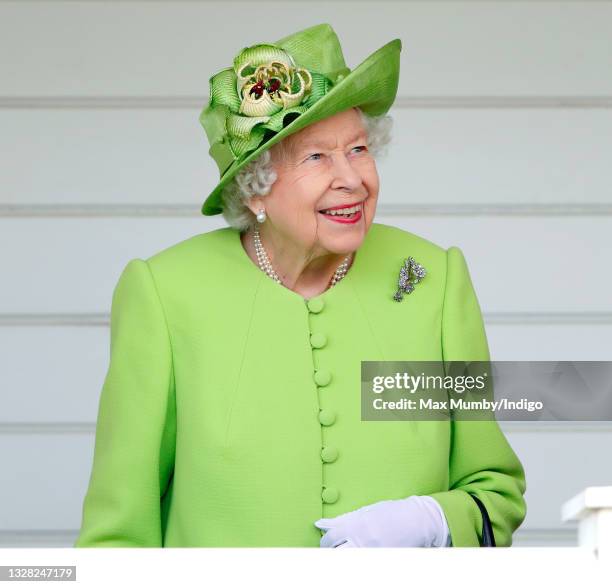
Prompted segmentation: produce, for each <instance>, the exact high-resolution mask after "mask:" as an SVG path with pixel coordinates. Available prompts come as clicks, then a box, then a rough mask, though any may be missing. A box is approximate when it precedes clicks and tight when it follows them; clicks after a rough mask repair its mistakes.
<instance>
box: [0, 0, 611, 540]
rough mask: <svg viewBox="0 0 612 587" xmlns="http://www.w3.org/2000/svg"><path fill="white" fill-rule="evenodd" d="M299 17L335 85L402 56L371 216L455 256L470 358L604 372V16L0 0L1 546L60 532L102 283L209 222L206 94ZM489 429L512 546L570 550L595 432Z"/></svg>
mask: <svg viewBox="0 0 612 587" xmlns="http://www.w3.org/2000/svg"><path fill="white" fill-rule="evenodd" d="M319 22H329V23H330V24H332V26H333V27H334V28H335V30H336V31H337V32H338V35H339V37H340V40H341V42H342V44H343V48H344V52H345V57H346V61H347V64H348V65H349V67H351V68H354V67H355V66H356V65H357V64H358V63H360V62H361V61H362V60H363V59H364V58H365V57H366V56H367V55H368V54H369V53H371V52H372V51H374V50H375V49H377V48H378V47H380V46H381V45H383V44H384V43H386V42H387V41H389V40H391V39H392V38H395V37H399V38H401V39H402V42H403V51H402V57H401V59H402V73H401V82H400V89H399V95H398V98H397V101H396V103H395V105H394V107H393V109H392V110H391V114H392V115H393V116H394V118H395V124H396V126H395V149H394V150H393V151H392V152H391V153H390V155H389V157H388V158H387V159H386V160H385V161H383V162H381V163H380V165H379V170H380V174H381V179H382V186H381V194H380V199H379V208H378V214H377V217H376V221H377V222H383V223H387V224H395V225H397V226H400V227H402V228H405V229H407V230H410V231H412V232H416V233H417V234H420V235H422V236H424V237H425V238H428V239H430V240H432V241H434V242H436V243H438V244H440V245H442V246H444V247H448V246H451V245H457V246H460V247H461V248H462V250H463V251H464V253H465V255H466V258H467V260H468V264H469V266H470V270H471V272H472V278H473V281H474V284H475V287H476V290H477V293H478V296H479V299H480V303H481V306H482V308H483V311H484V314H485V320H486V325H487V332H488V336H489V340H490V344H491V353H492V357H493V358H494V359H497V360H523V359H524V360H528V359H530V360H555V359H559V360H572V359H574V360H611V359H612V345H611V343H610V340H611V339H612V295H611V293H610V288H611V286H612V278H611V277H610V270H609V267H610V257H611V254H612V176H611V171H612V164H611V163H612V114H611V108H612V44H611V39H612V3H610V2H603V1H574V2H571V1H570V2H561V1H551V0H548V1H501V0H500V1H493V0H492V1H471V2H470V1H459V0H455V1H447V2H444V1H431V0H430V1H426V2H412V1H396V2H380V1H371V2H356V1H355V0H351V1H344V0H331V1H325V2H316V1H312V0H293V1H290V0H286V1H284V2H274V1H272V2H261V1H260V2H228V1H223V2H207V1H185V2H176V1H170V0H166V1H157V2H146V1H132V2H123V1H121V2H120V1H106V2H96V1H87V0H83V1H63V2H60V1H54V0H49V1H39V2H31V1H20V2H5V1H0V125H1V128H2V132H1V133H0V151H1V152H2V157H0V170H1V187H0V269H1V272H0V368H1V378H0V462H1V463H2V467H1V468H0V545H3V546H53V545H57V546H70V545H71V544H72V543H73V541H74V539H75V538H76V535H77V531H78V528H79V525H80V521H81V518H80V516H81V507H82V499H83V497H84V494H85V490H86V488H87V483H88V481H89V474H90V468H91V459H92V456H93V442H94V432H95V420H96V415H97V403H98V398H99V394H100V391H101V387H102V383H103V379H104V375H105V371H106V368H107V365H108V355H109V353H108V346H109V330H108V318H109V316H108V313H109V310H110V302H111V295H112V290H113V288H114V285H115V283H116V281H117V279H118V277H119V273H120V271H121V269H122V267H123V266H124V265H125V263H126V262H127V261H128V260H129V259H131V258H133V257H145V256H148V255H151V254H153V253H155V252H157V251H158V250H160V249H162V248H165V247H166V246H169V245H171V244H173V243H175V242H178V241H180V240H183V239H185V238H188V237H190V236H192V235H194V234H197V233H200V232H206V231H209V230H211V229H214V228H218V227H220V226H223V225H224V221H223V219H222V217H220V216H217V217H212V218H210V217H205V216H202V215H201V214H200V212H199V209H200V205H201V203H202V202H203V200H204V198H205V196H206V195H207V194H208V193H209V192H210V190H211V189H212V187H214V185H215V184H216V181H217V170H216V166H215V164H214V162H213V161H212V159H210V158H209V156H208V152H207V151H208V144H207V141H206V138H205V134H204V131H203V129H202V128H201V127H200V125H199V122H198V116H199V114H200V111H201V109H202V108H203V106H204V105H205V104H206V101H207V99H208V95H207V93H208V78H209V77H210V76H211V75H212V74H213V73H215V72H216V71H218V70H219V69H221V68H223V67H226V66H227V65H228V64H229V63H230V59H231V58H232V57H233V56H234V54H235V53H236V52H237V51H238V50H239V49H241V48H242V47H243V46H246V45H249V44H253V43H256V42H262V41H273V40H275V39H276V38H280V37H282V36H285V35H287V34H290V33H291V32H295V31H297V30H300V29H302V28H306V27H307V26H311V25H312V24H316V23H319ZM230 32H231V37H227V36H226V35H227V34H228V33H230ZM503 427H504V429H505V430H506V432H507V434H508V438H509V440H510V442H511V443H512V445H513V446H514V448H515V450H516V451H517V452H518V454H519V456H520V458H521V459H522V461H523V463H524V465H525V468H526V471H527V481H528V490H527V496H526V497H527V500H528V509H529V512H528V516H527V519H526V521H525V523H524V525H523V526H522V528H521V529H520V530H519V531H518V532H517V534H516V540H515V544H516V545H571V544H574V543H575V527H573V526H567V525H562V524H561V523H560V521H559V520H560V512H559V508H560V506H561V503H562V502H563V501H565V500H566V499H567V498H569V497H571V496H572V495H574V494H575V493H576V492H578V491H579V490H580V489H582V488H583V487H584V486H586V485H599V484H612V462H611V461H610V457H609V454H610V449H611V448H612V423H602V424H594V423H587V422H583V423H548V424H540V425H537V426H534V425H526V424H523V423H504V424H503Z"/></svg>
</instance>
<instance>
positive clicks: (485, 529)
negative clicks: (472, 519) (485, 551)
mask: <svg viewBox="0 0 612 587" xmlns="http://www.w3.org/2000/svg"><path fill="white" fill-rule="evenodd" d="M468 495H470V496H471V497H472V499H473V500H474V501H475V502H476V505H477V506H478V509H479V510H480V513H481V514H482V541H481V543H480V546H495V535H494V534H493V526H491V519H490V518H489V512H487V508H486V507H485V506H484V504H483V503H482V501H480V500H479V499H478V498H477V497H476V496H475V495H472V494H471V493H470V494H468Z"/></svg>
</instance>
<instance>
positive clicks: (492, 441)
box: [431, 247, 526, 546]
mask: <svg viewBox="0 0 612 587" xmlns="http://www.w3.org/2000/svg"><path fill="white" fill-rule="evenodd" d="M442 352H443V359H444V361H489V360H490V357H489V348H488V343H487V338H486V334H485V328H484V323H483V319H482V314H481V310H480V306H479V303H478V300H477V298H476V294H475V292H474V288H473V284H472V281H471V278H470V274H469V270H468V267H467V264H466V261H465V258H464V256H463V253H462V251H461V249H459V248H458V247H450V248H449V249H448V250H447V274H446V288H445V293H444V308H443V314H442ZM449 471H450V477H449V490H448V491H441V492H438V493H433V494H431V497H433V498H434V499H436V500H437V501H438V503H439V504H440V506H441V507H442V510H443V511H444V515H445V516H446V520H447V523H448V526H449V529H450V534H451V540H452V545H453V546H479V540H480V539H481V537H482V516H481V514H480V511H479V509H478V506H477V505H476V503H475V502H474V500H473V499H472V498H471V497H470V496H469V495H468V493H472V494H474V495H476V497H478V498H479V499H480V500H481V501H482V502H483V504H484V505H485V507H486V508H487V511H488V513H489V517H490V518H491V525H492V527H493V533H494V535H495V541H496V544H497V546H510V545H511V544H512V533H513V532H514V531H515V530H516V528H518V526H519V525H520V524H521V523H522V521H523V520H524V518H525V514H526V503H525V500H524V498H523V494H524V493H525V488H526V484H525V473H524V470H523V466H522V465H521V462H520V461H519V459H518V457H517V456H516V454H515V453H514V451H513V450H512V448H511V447H510V445H509V443H508V441H507V440H506V437H505V436H504V434H503V432H502V431H501V429H500V427H499V425H498V423H497V421H496V420H490V421H475V420H471V421H470V420H452V421H451V450H450V462H449Z"/></svg>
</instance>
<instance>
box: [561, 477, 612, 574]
mask: <svg viewBox="0 0 612 587" xmlns="http://www.w3.org/2000/svg"><path fill="white" fill-rule="evenodd" d="M561 518H562V519H563V521H564V522H569V521H573V520H577V521H578V546H581V547H585V548H588V549H589V550H591V551H592V552H593V553H594V554H595V556H596V557H597V558H599V559H600V560H602V561H606V562H607V563H609V564H611V565H612V486H610V487H587V488H586V489H585V490H584V491H582V492H581V493H579V494H578V495H576V496H575V497H573V498H572V499H570V500H569V501H567V502H566V503H565V504H564V505H563V507H562V508H561Z"/></svg>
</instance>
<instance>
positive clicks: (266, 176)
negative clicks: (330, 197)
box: [221, 107, 393, 231]
mask: <svg viewBox="0 0 612 587" xmlns="http://www.w3.org/2000/svg"><path fill="white" fill-rule="evenodd" d="M355 110H356V111H357V112H358V113H359V116H360V119H361V124H362V126H363V128H364V130H365V134H366V139H367V143H366V145H367V151H368V152H369V153H370V155H371V156H372V157H373V158H374V159H375V160H376V161H379V160H380V159H381V158H382V157H383V156H385V155H386V153H387V149H388V146H389V144H390V142H391V138H392V135H391V131H392V128H393V118H392V117H391V116H390V115H389V114H383V115H380V116H370V115H367V114H365V113H364V112H363V111H362V110H361V109H360V108H359V107H355ZM307 128H308V127H307ZM299 135H300V133H297V134H296V135H290V136H289V137H287V138H285V139H283V140H282V141H281V142H279V143H277V144H276V145H274V146H273V147H272V148H271V149H269V150H267V151H264V152H263V153H261V155H259V157H257V158H256V159H254V160H253V161H251V162H250V163H248V164H247V165H246V166H245V167H243V168H242V169H241V170H240V171H239V172H238V173H237V174H236V175H235V177H234V178H233V180H232V181H230V182H229V183H228V184H227V185H226V186H225V188H224V190H223V193H222V196H221V197H222V201H223V212H222V214H223V217H224V218H225V220H226V221H227V223H228V224H229V225H230V226H233V227H234V228H236V229H238V230H240V231H245V230H247V229H249V228H253V227H254V226H255V225H256V224H255V222H256V216H255V215H254V214H253V213H252V211H251V210H250V208H249V207H248V206H247V202H248V201H249V199H250V198H251V197H252V196H265V195H266V194H268V193H270V189H271V187H272V185H273V184H274V182H275V180H276V179H277V172H276V171H275V165H274V162H276V161H283V160H287V159H288V158H289V157H290V156H291V155H294V154H296V153H295V151H294V150H293V149H292V148H291V147H292V145H293V144H295V143H296V142H297V143H299V142H300V139H299V138H298V137H299ZM313 154H316V152H314V151H313ZM273 155H274V156H273Z"/></svg>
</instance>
